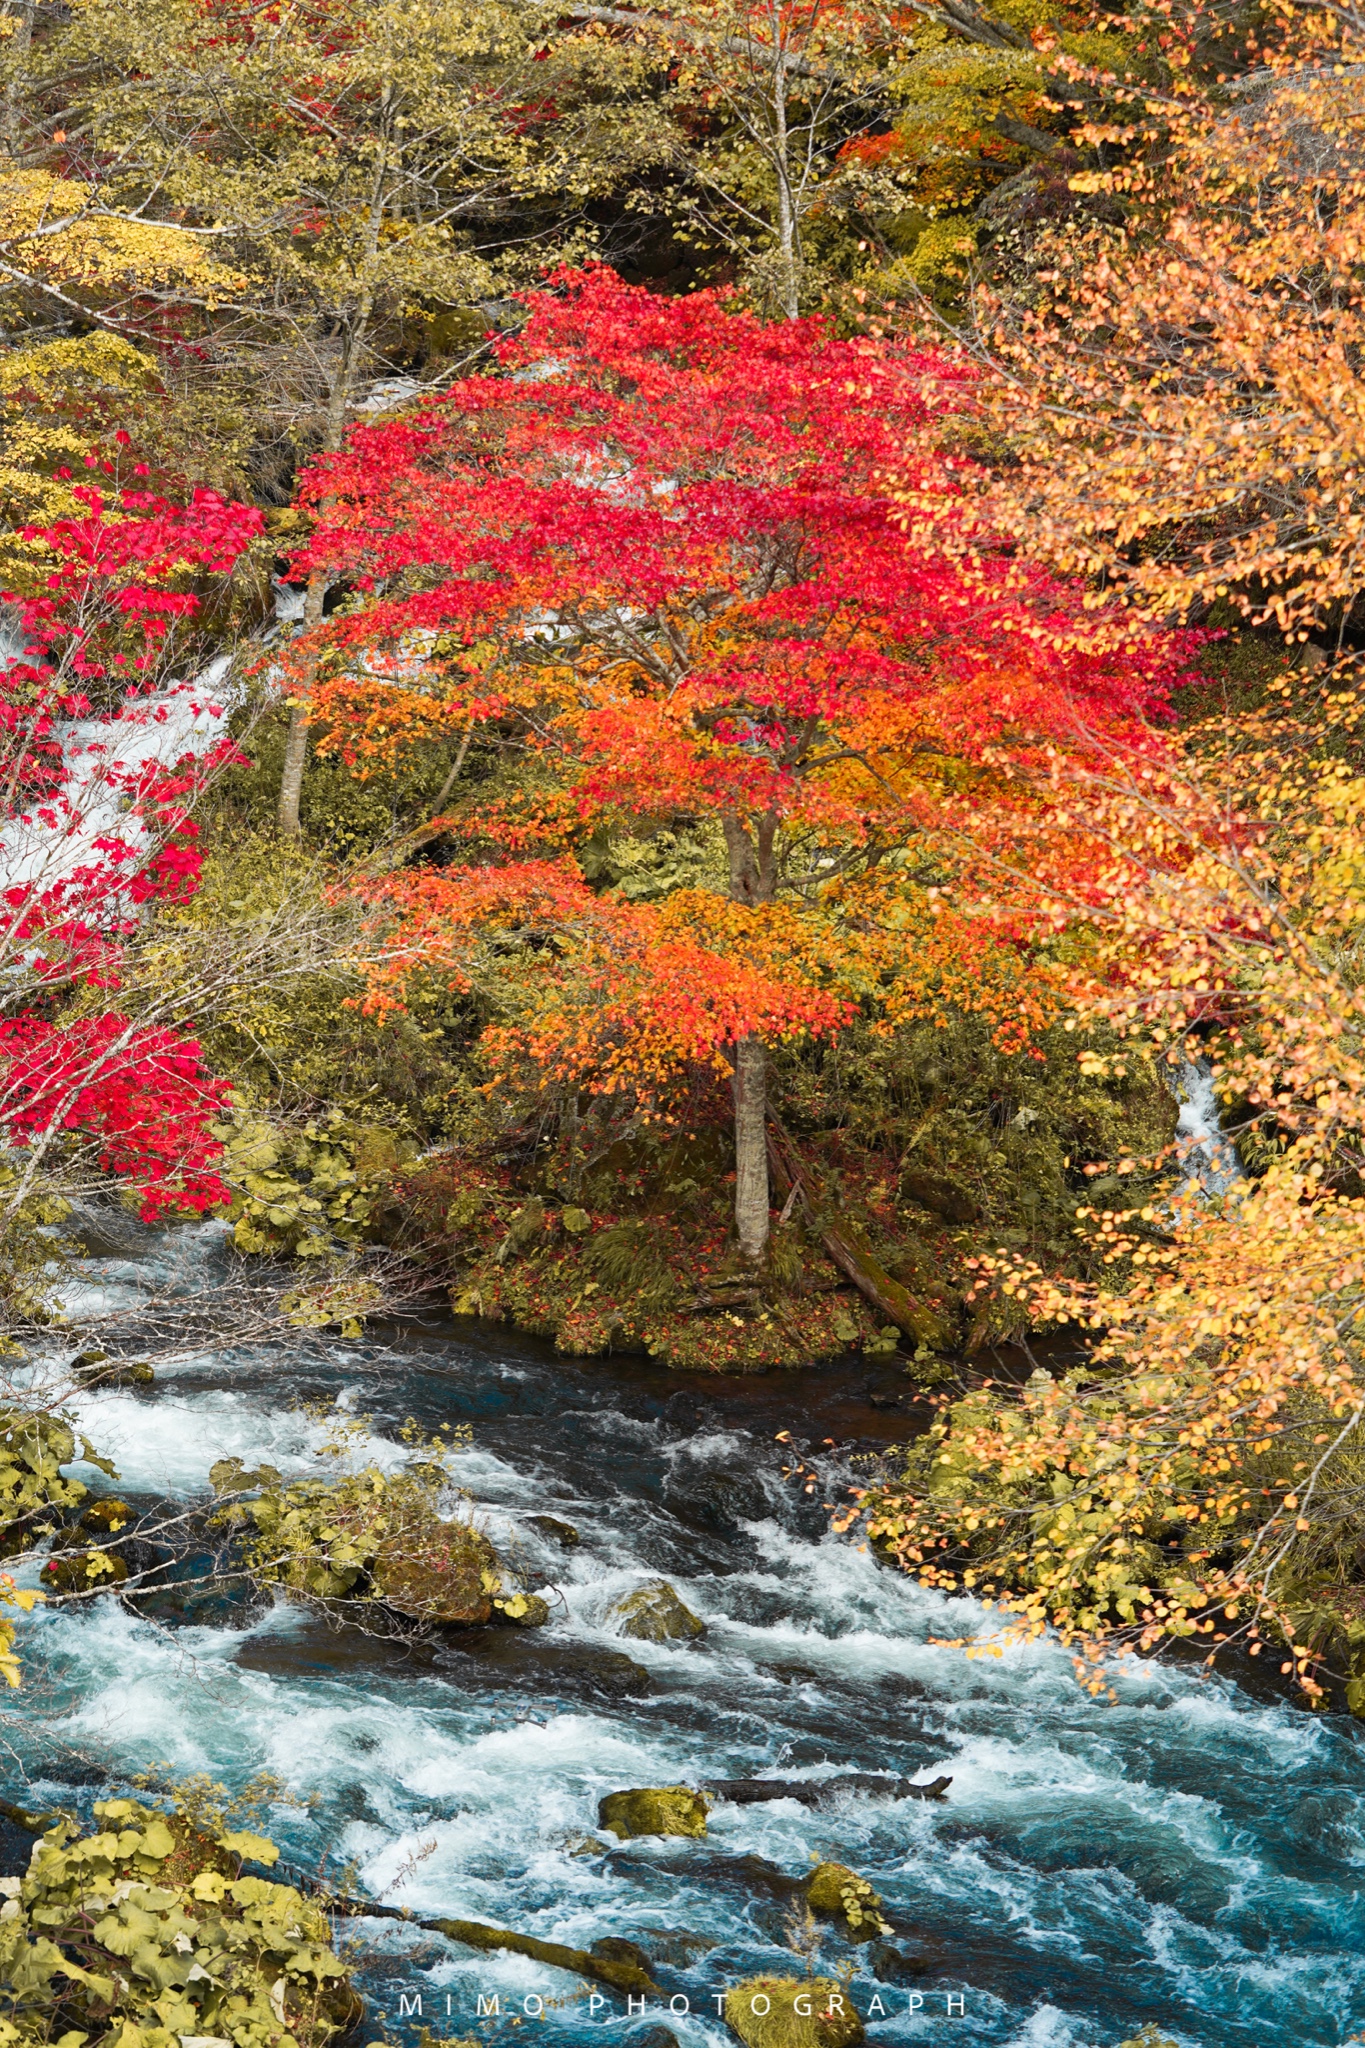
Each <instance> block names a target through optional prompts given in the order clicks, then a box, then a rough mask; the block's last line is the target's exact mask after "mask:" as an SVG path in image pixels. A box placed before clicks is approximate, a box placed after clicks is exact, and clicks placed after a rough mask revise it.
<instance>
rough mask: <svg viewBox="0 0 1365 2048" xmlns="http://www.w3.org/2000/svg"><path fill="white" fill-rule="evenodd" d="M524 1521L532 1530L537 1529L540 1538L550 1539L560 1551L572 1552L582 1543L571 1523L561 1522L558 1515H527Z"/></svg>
mask: <svg viewBox="0 0 1365 2048" xmlns="http://www.w3.org/2000/svg"><path fill="white" fill-rule="evenodd" d="M526 1519H527V1521H528V1522H529V1523H530V1525H531V1527H532V1528H533V1529H539V1531H540V1533H541V1535H542V1536H549V1537H551V1538H552V1539H553V1541H554V1542H556V1543H557V1544H558V1545H559V1546H560V1549H561V1550H572V1549H573V1547H574V1545H575V1544H576V1543H579V1542H581V1541H582V1538H581V1537H580V1536H579V1533H578V1531H577V1529H575V1527H574V1525H573V1523H572V1522H561V1521H560V1519H559V1517H558V1515H528V1516H527V1517H526Z"/></svg>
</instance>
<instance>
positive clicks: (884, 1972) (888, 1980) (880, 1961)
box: [867, 1941, 932, 1984]
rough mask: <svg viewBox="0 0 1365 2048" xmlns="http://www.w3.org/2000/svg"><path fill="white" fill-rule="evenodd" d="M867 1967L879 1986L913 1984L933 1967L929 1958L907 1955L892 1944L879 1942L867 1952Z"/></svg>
mask: <svg viewBox="0 0 1365 2048" xmlns="http://www.w3.org/2000/svg"><path fill="white" fill-rule="evenodd" d="M867 1967H868V1969H869V1970H870V1971H871V1972H872V1975H873V1976H874V1977H875V1978H876V1980H877V1982H878V1983H879V1984H913V1983H914V1982H915V1981H916V1980H917V1979H918V1978H920V1977H923V1976H924V1975H926V1973H927V1972H928V1971H929V1970H930V1968H931V1967H932V1965H931V1963H930V1961H929V1958H928V1957H927V1956H912V1955H907V1954H906V1952H905V1950H904V1949H903V1948H897V1947H895V1945H894V1944H893V1943H892V1942H889V1941H879V1942H877V1943H875V1944H874V1946H873V1947H872V1948H870V1949H869V1950H868V1951H867Z"/></svg>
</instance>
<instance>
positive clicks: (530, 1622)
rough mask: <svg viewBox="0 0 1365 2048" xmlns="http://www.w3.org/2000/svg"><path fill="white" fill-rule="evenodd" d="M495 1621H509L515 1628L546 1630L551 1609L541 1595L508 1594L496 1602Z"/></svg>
mask: <svg viewBox="0 0 1365 2048" xmlns="http://www.w3.org/2000/svg"><path fill="white" fill-rule="evenodd" d="M493 1619H494V1620H495V1621H509V1622H511V1624H512V1626H513V1628H544V1626H545V1624H546V1622H547V1621H548V1620H549V1619H550V1609H549V1606H548V1604H547V1602H545V1601H544V1600H542V1599H541V1597H540V1595H539V1593H506V1594H502V1595H500V1596H499V1597H498V1598H497V1599H495V1600H494V1602H493Z"/></svg>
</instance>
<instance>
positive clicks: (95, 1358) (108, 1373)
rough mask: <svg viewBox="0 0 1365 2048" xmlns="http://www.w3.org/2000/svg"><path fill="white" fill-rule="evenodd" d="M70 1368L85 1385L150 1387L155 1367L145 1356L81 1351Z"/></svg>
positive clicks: (154, 1374) (154, 1378)
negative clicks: (121, 1355) (120, 1355)
mask: <svg viewBox="0 0 1365 2048" xmlns="http://www.w3.org/2000/svg"><path fill="white" fill-rule="evenodd" d="M71 1369H72V1371H73V1372H74V1373H75V1375H76V1377H77V1379H78V1380H80V1382H81V1383H82V1385H83V1386H87V1387H95V1386H99V1387H151V1386H154V1385H155V1384H156V1372H155V1369H154V1368H153V1367H152V1366H150V1365H148V1363H147V1361H146V1359H145V1358H111V1357H110V1356H109V1354H108V1352H107V1351H82V1352H81V1354H80V1356H79V1357H78V1358H75V1359H73V1360H72V1362H71Z"/></svg>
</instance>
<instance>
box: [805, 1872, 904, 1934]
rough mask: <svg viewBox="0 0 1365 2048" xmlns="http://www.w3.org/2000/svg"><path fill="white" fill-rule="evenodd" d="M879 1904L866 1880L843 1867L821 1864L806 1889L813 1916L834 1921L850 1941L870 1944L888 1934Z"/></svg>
mask: <svg viewBox="0 0 1365 2048" xmlns="http://www.w3.org/2000/svg"><path fill="white" fill-rule="evenodd" d="M881 1903H882V1902H881V1900H880V1899H879V1898H878V1896H877V1894H876V1892H874V1891H873V1889H872V1887H871V1885H870V1884H869V1883H868V1881H867V1879H866V1878H865V1877H859V1875H858V1873H857V1871H856V1870H850V1869H849V1868H848V1866H847V1864H844V1863H821V1864H820V1865H819V1866H818V1867H817V1869H816V1870H814V1871H813V1872H812V1874H811V1880H810V1883H809V1884H808V1885H807V1886H806V1904H807V1905H808V1906H809V1907H810V1909H811V1911H812V1913H819V1914H820V1915H821V1917H822V1918H823V1919H826V1920H835V1921H837V1922H838V1924H839V1926H840V1928H841V1929H842V1930H843V1932H844V1933H845V1934H846V1935H848V1937H849V1939H850V1940H851V1941H872V1940H874V1939H875V1938H876V1937H877V1936H878V1935H881V1934H886V1933H889V1931H890V1930H889V1928H888V1927H887V1924H886V1921H885V1920H884V1919H883V1918H882V1915H881V1912H880V1910H879V1909H880V1907H881Z"/></svg>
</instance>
